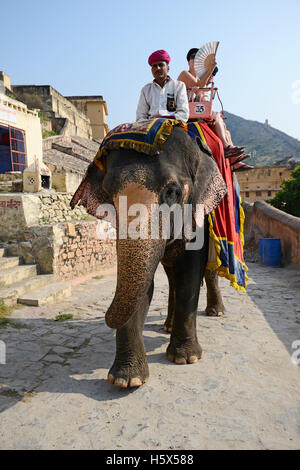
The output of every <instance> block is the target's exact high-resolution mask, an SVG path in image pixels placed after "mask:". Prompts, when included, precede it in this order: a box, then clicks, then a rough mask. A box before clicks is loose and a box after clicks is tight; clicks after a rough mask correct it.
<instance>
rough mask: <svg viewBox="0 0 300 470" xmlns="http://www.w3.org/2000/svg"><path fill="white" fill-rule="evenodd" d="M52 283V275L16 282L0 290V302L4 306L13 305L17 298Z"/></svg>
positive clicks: (41, 275)
mask: <svg viewBox="0 0 300 470" xmlns="http://www.w3.org/2000/svg"><path fill="white" fill-rule="evenodd" d="M52 282H54V276H53V274H40V275H38V276H36V277H32V278H30V279H25V280H23V281H20V282H17V283H15V284H13V285H12V286H11V287H8V288H5V289H3V290H0V302H1V301H2V302H4V303H5V305H15V304H16V303H17V300H18V297H20V296H22V295H26V294H28V293H29V292H31V291H33V290H35V289H39V288H41V287H44V286H46V285H48V284H51V283H52Z"/></svg>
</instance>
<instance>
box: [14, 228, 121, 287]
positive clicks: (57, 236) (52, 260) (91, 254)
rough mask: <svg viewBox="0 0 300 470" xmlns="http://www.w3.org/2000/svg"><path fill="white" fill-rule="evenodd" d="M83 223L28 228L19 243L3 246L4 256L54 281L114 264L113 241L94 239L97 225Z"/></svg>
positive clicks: (114, 247) (17, 241)
mask: <svg viewBox="0 0 300 470" xmlns="http://www.w3.org/2000/svg"><path fill="white" fill-rule="evenodd" d="M98 223H100V224H106V225H108V224H107V222H101V221H98V220H95V221H86V222H76V223H64V224H57V225H48V226H47V225H42V226H38V225H35V226H32V227H28V228H27V229H26V230H24V232H23V238H22V240H15V241H14V243H10V244H7V245H6V249H7V253H8V254H9V255H12V256H22V258H23V259H24V262H25V264H37V265H38V270H39V273H41V274H54V275H55V278H56V279H72V278H75V277H77V276H80V275H85V274H87V273H89V272H92V271H99V270H102V269H107V268H111V267H113V266H114V265H115V264H116V243H115V240H107V241H106V240H101V239H99V238H98V237H97V232H96V231H97V225H98Z"/></svg>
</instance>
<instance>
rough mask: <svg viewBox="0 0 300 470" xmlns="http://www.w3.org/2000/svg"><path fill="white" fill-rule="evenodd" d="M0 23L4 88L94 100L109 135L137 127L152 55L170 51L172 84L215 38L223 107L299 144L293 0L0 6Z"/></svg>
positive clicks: (297, 16)
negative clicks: (45, 89)
mask: <svg viewBox="0 0 300 470" xmlns="http://www.w3.org/2000/svg"><path fill="white" fill-rule="evenodd" d="M0 18H1V21H0V32H1V44H2V47H1V52H0V70H2V71H4V72H6V73H7V74H8V75H9V76H10V78H11V83H12V84H14V85H21V84H22V85H27V84H35V85H52V86H53V87H54V88H55V89H56V90H57V91H59V92H60V93H61V94H62V95H65V96H72V95H102V96H103V98H104V100H105V101H106V103H107V108H108V116H107V122H108V125H109V128H110V129H111V128H113V127H115V126H116V125H118V124H120V123H123V122H132V121H135V112H136V106H137V102H138V99H139V95H140V90H141V88H142V87H143V86H144V85H145V84H146V83H149V82H150V81H151V80H152V79H153V77H152V74H151V70H150V67H149V65H148V56H149V55H150V54H151V53H152V52H153V51H155V50H157V49H165V50H167V51H168V52H169V54H170V56H171V62H170V76H171V77H172V78H174V79H176V78H177V77H178V75H179V73H180V72H181V71H182V70H184V69H187V61H186V53H187V51H188V50H189V49H190V48H192V47H201V46H202V45H203V44H205V43H206V42H209V41H220V46H219V49H218V52H217V62H218V67H219V72H218V74H217V76H216V78H215V85H216V86H217V87H218V89H219V94H220V97H221V100H222V102H223V106H224V109H225V110H226V111H229V112H231V113H233V114H236V115H238V116H241V117H243V118H245V119H251V120H255V121H259V122H265V119H268V121H269V123H270V125H271V126H272V127H275V128H277V129H280V130H281V131H283V132H285V133H287V134H289V135H291V136H293V137H295V138H297V139H300V26H299V21H300V0H260V1H259V0H251V1H250V0H249V1H245V0H226V1H225V0H214V1H213V2H209V1H207V0H206V1H201V0H189V1H188V2H185V1H182V0H181V1H180V0H164V1H161V0H151V1H149V0H148V1H147V2H146V1H144V0H139V1H137V0H127V1H124V0H114V1H112V2H108V1H102V0H85V1H82V0H80V1H79V0H60V1H59V0H51V2H41V1H40V0H26V1H25V0H15V1H14V2H13V3H9V2H4V0H0ZM214 109H215V110H216V111H218V110H219V109H220V105H219V103H218V102H217V101H216V100H215V103H214Z"/></svg>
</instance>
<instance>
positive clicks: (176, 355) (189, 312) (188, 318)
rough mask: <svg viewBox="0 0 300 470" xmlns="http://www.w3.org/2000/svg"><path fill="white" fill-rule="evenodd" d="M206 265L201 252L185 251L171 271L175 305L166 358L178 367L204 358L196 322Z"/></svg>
mask: <svg viewBox="0 0 300 470" xmlns="http://www.w3.org/2000/svg"><path fill="white" fill-rule="evenodd" d="M204 266H205V259H204V256H203V253H202V251H185V253H184V254H183V255H182V256H181V257H180V259H179V260H177V261H176V262H175V264H174V266H173V268H172V270H173V273H172V275H173V280H174V291H175V306H174V318H173V325H172V332H171V338H170V344H169V346H168V348H167V357H168V359H169V361H171V362H175V363H176V364H187V363H188V364H192V363H194V362H197V361H198V359H200V358H201V354H202V349H201V346H200V345H199V343H198V339H197V331H196V319H197V307H198V299H199V293H200V283H201V280H202V278H203V271H204Z"/></svg>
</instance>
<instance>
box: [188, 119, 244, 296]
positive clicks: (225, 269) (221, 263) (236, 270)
mask: <svg viewBox="0 0 300 470" xmlns="http://www.w3.org/2000/svg"><path fill="white" fill-rule="evenodd" d="M188 133H189V135H190V136H191V137H192V138H195V137H196V136H197V137H200V138H201V139H202V141H203V143H204V144H205V145H208V147H209V148H210V150H211V152H212V155H213V158H214V159H215V161H216V163H217V165H218V167H219V170H220V173H221V175H222V176H223V178H224V181H225V183H226V185H227V188H228V194H227V195H226V196H225V197H224V198H223V200H222V201H221V203H220V204H219V205H218V207H217V208H216V209H215V210H214V211H213V212H212V213H211V214H209V217H208V218H209V236H210V239H209V254H208V264H207V269H209V270H217V271H218V274H219V276H222V277H225V278H227V279H228V280H229V281H230V285H231V286H232V287H234V288H235V289H237V290H242V291H245V288H246V286H247V280H248V276H247V274H246V273H247V270H248V268H247V266H246V264H245V261H244V253H243V248H244V220H245V215H244V210H243V208H242V204H241V197H240V189H239V185H238V181H237V178H236V176H235V175H233V174H232V171H231V169H230V164H229V162H228V159H225V158H224V149H223V145H222V143H221V141H220V139H219V138H218V137H217V136H216V135H215V134H214V132H212V130H211V129H210V128H209V127H208V125H207V124H206V123H202V122H192V123H189V124H188Z"/></svg>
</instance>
